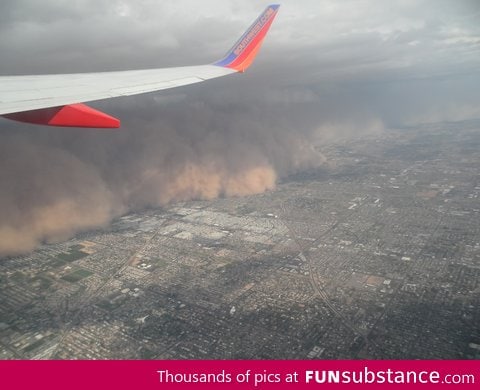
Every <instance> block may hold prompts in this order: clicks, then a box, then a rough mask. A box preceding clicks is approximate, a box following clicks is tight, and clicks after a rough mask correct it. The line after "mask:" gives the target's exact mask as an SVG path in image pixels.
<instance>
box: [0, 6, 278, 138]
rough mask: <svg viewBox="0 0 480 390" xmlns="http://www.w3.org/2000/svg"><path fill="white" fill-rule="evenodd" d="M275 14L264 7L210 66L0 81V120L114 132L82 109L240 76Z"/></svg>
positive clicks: (110, 123)
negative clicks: (93, 103)
mask: <svg viewBox="0 0 480 390" xmlns="http://www.w3.org/2000/svg"><path fill="white" fill-rule="evenodd" d="M278 8H279V5H278V4H272V5H270V6H268V7H267V8H266V10H265V11H264V12H262V13H261V14H260V16H259V17H258V18H257V19H256V20H255V22H254V23H253V24H252V25H251V26H250V27H249V28H248V30H247V31H246V32H245V33H244V34H243V35H242V36H241V38H240V39H239V40H238V41H237V42H236V43H235V45H234V46H233V47H232V49H231V50H230V51H228V52H227V54H226V55H225V57H224V58H223V59H221V60H220V61H217V62H215V63H213V64H208V65H200V66H184V67H178V68H162V69H144V70H126V71H119V72H98V73H76V74H52V75H33V76H0V116H3V117H5V118H8V119H13V120H17V121H21V122H27V123H34V124H41V125H48V126H67V127H96V128H118V127H120V121H119V120H118V119H116V118H114V117H112V116H110V115H107V114H105V113H103V112H100V111H98V110H95V109H93V108H91V107H88V106H86V105H85V104H82V103H83V102H89V101H94V100H100V99H108V98H114V97H119V96H129V95H137V94H142V93H147V92H154V91H160V90H162V89H168V88H175V87H180V86H183V85H188V84H193V83H199V82H202V81H205V80H208V79H213V78H216V77H222V76H226V75H229V74H233V73H237V72H244V71H245V70H246V69H247V68H248V67H249V66H250V65H251V64H252V62H253V60H254V59H255V56H256V54H257V53H258V50H259V49H260V46H261V44H262V42H263V39H264V38H265V36H266V34H267V31H268V29H269V28H270V25H271V24H272V22H273V19H274V18H275V16H276V14H277V12H278Z"/></svg>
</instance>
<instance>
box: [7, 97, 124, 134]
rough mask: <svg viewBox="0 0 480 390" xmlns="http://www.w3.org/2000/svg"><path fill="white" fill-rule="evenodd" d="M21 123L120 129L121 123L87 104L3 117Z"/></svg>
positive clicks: (43, 109)
mask: <svg viewBox="0 0 480 390" xmlns="http://www.w3.org/2000/svg"><path fill="white" fill-rule="evenodd" d="M3 116H4V117H5V118H8V119H13V120H15V121H19V122H26V123H34V124H37V125H47V126H64V127H94V128H108V129H112V128H119V127H120V121H119V120H118V119H117V118H114V117H112V116H110V115H107V114H105V113H103V112H101V111H98V110H95V109H93V108H91V107H88V106H87V105H85V104H81V103H78V104H69V105H68V106H60V107H50V108H42V109H39V110H31V111H23V112H16V113H13V114H5V115H3Z"/></svg>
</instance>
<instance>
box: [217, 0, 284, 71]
mask: <svg viewBox="0 0 480 390" xmlns="http://www.w3.org/2000/svg"><path fill="white" fill-rule="evenodd" d="M279 7H280V5H279V4H271V5H269V6H268V7H267V9H266V10H265V11H263V13H262V14H261V15H260V16H259V17H258V18H257V19H256V20H255V22H254V23H253V24H252V25H251V26H250V27H249V29H248V30H247V31H246V32H245V34H243V35H242V37H241V38H240V39H239V40H238V41H237V43H235V45H234V46H233V47H232V48H231V49H230V51H229V52H228V53H227V54H226V55H225V57H224V58H223V59H221V60H220V61H217V62H215V63H214V65H218V66H223V67H225V68H230V69H234V70H236V71H237V72H245V70H246V69H247V68H248V67H249V66H250V65H251V64H252V62H253V60H254V59H255V56H256V55H257V53H258V51H259V50H260V46H261V45H262V42H263V40H264V39H265V36H266V35H267V32H268V29H269V28H270V26H271V25H272V23H273V20H274V19H275V16H276V15H277V12H278V8H279Z"/></svg>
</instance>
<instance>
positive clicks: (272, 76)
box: [0, 0, 480, 256]
mask: <svg viewBox="0 0 480 390" xmlns="http://www.w3.org/2000/svg"><path fill="white" fill-rule="evenodd" d="M268 4H269V2H267V1H258V0H257V1H253V0H243V1H241V2H240V1H232V0H204V1H201V2H198V1H192V0H176V1H175V2H165V1H154V0H137V1H134V0H129V1H121V0H108V1H107V0H96V1H94V0H72V1H69V2H64V1H60V0H43V1H41V2H40V1H33V0H30V1H28V0H2V2H1V4H0V53H1V55H0V75H14V74H42V73H73V72H88V71H108V70H122V69H141V68H155V67H168V66H183V65H195V64H202V63H210V62H213V61H214V60H216V59H219V58H221V57H222V56H223V54H224V53H225V52H226V51H227V50H228V49H229V48H230V47H231V46H232V44H233V43H234V42H235V40H236V39H237V38H238V37H239V36H240V35H241V34H242V33H243V31H244V30H245V29H246V28H247V27H248V26H249V25H250V23H251V22H252V21H253V20H254V19H255V18H256V16H257V15H258V14H259V13H260V12H261V11H262V10H263V9H264V8H265V7H266V6H267V5H268ZM479 18H480V2H478V1H476V0H457V1H450V0H448V1H447V0H403V1H389V2H386V1H380V0H325V1H319V0H296V1H293V0H284V1H282V2H281V8H280V12H279V14H278V16H277V19H276V20H275V22H274V24H273V26H272V28H271V31H270V33H269V34H268V36H267V39H266V40H265V43H264V45H263V47H262V50H261V51H260V54H259V57H258V58H257V60H256V62H255V63H254V65H253V67H252V68H251V69H249V70H248V72H247V73H245V74H242V75H235V76H231V77H226V78H221V79H218V80H212V81H209V82H206V83H201V84H198V85H193V86H190V87H182V88H179V89H174V90H171V91H163V92H160V93H157V94H148V95H144V96H134V97H128V98H119V99H113V100H108V101H103V102H95V103H91V105H92V106H94V107H96V108H99V109H101V110H104V111H106V112H107V113H109V114H111V115H114V116H117V117H119V118H120V119H121V120H122V128H121V129H120V130H118V131H98V130H78V129H62V128H46V127H38V126H30V125H25V124H17V123H14V122H11V121H7V120H3V119H0V256H7V255H12V254H19V253H26V252H28V251H30V250H32V249H34V248H35V247H37V246H38V245H40V244H42V243H44V242H55V241H61V240H65V239H67V238H69V237H71V236H72V235H74V234H75V233H76V232H79V231H83V230H88V229H93V228H97V227H105V226H108V224H109V222H110V221H111V220H112V218H115V217H118V216H120V215H122V214H125V213H128V212H131V211H133V210H141V209H143V208H146V207H161V206H163V205H165V204H168V203H171V202H176V201H182V200H189V199H212V198H214V197H217V196H244V195H248V194H255V193H261V192H263V191H267V190H272V189H274V188H275V185H276V183H278V182H279V180H281V179H282V178H283V177H285V176H287V175H288V174H291V173H293V172H296V171H299V170H302V169H307V168H311V167H317V166H321V165H322V164H324V163H325V158H324V157H323V156H322V155H321V154H320V153H319V152H317V151H316V150H315V149H314V148H312V145H313V144H320V145H321V144H322V142H329V140H331V139H336V138H344V137H356V136H362V135H364V134H376V133H377V132H381V131H383V130H384V129H387V128H392V127H399V126H405V125H409V126H412V125H415V124H417V123H423V122H436V121H457V120H467V119H473V118H478V117H480V71H479V69H480V67H479V65H480V23H478V20H479Z"/></svg>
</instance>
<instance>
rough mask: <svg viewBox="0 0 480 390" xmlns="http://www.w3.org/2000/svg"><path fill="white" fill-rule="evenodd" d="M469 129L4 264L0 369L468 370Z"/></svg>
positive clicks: (333, 147) (475, 292)
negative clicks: (117, 362) (321, 363)
mask: <svg viewBox="0 0 480 390" xmlns="http://www.w3.org/2000/svg"><path fill="white" fill-rule="evenodd" d="M479 130H480V121H463V122H455V123H453V122H451V123H448V122H444V123H437V124H426V125H421V126H415V127H411V128H409V127H404V128H399V129H391V130H386V131H385V132H383V133H382V134H375V135H371V136H368V137H365V136H364V137H362V138H360V139H351V138H349V139H348V140H343V141H338V140H337V141H335V142H329V143H325V144H322V145H317V146H316V148H317V150H318V151H319V152H320V153H322V154H323V155H324V156H325V157H326V164H324V165H323V166H321V167H319V168H315V169H310V170H307V171H303V172H299V173H297V174H294V175H290V176H288V177H286V178H284V179H283V180H281V181H280V182H279V183H278V185H277V187H276V188H275V189H274V190H271V191H268V192H266V193H263V194H260V195H252V196H246V197H229V198H227V197H225V198H219V199H215V200H209V201H205V200H203V201H202V200H198V201H188V202H181V203H178V202H176V203H172V204H170V205H168V206H166V207H164V208H158V209H148V210H145V211H139V212H136V213H129V214H127V215H125V216H123V217H121V218H118V219H116V220H115V221H113V223H112V224H111V225H110V226H109V227H107V228H104V229H97V230H94V231H87V232H84V233H81V234H78V235H76V236H75V237H74V238H73V239H70V240H68V241H64V242H60V243H54V244H47V243H46V244H44V245H42V246H41V247H40V248H38V249H36V250H35V251H34V252H32V253H30V254H27V255H21V256H14V257H6V258H3V259H1V260H0V357H1V358H2V359H18V358H22V359H210V358H212V359H266V358H268V359H478V358H480V306H479V305H478V302H479V300H480V203H479V200H480V171H479V169H478V167H479V165H480V154H479V153H478V150H479V148H480V131H479Z"/></svg>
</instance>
